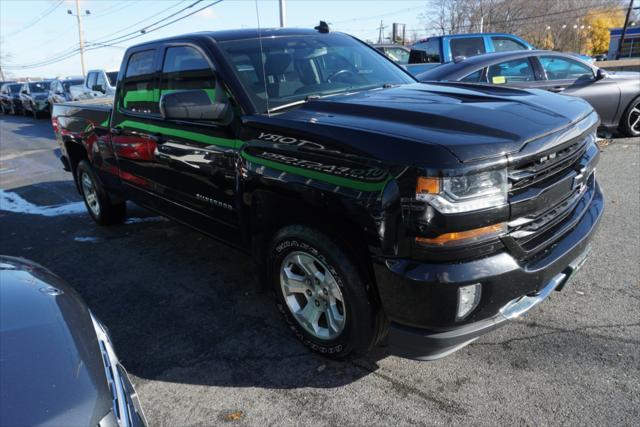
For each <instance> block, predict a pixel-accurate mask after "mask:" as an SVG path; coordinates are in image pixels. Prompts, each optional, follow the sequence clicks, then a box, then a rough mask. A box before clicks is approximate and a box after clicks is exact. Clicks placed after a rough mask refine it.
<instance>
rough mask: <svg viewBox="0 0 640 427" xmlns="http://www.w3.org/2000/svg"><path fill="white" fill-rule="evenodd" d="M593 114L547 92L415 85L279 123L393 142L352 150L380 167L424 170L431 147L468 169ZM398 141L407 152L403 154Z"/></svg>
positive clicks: (323, 102)
mask: <svg viewBox="0 0 640 427" xmlns="http://www.w3.org/2000/svg"><path fill="white" fill-rule="evenodd" d="M592 111H593V109H592V107H591V106H590V105H589V104H588V103H587V102H585V101H583V100H582V99H579V98H576V97H568V96H562V95H557V94H553V93H549V92H546V91H541V90H521V89H514V88H506V87H492V86H481V85H473V84H465V83H431V84H424V83H416V84H411V85H405V86H398V87H393V88H388V89H379V90H370V91H363V92H359V93H355V94H348V95H337V96H330V97H325V98H321V99H317V100H310V101H309V102H307V103H306V104H304V105H303V106H302V107H300V108H297V109H292V110H288V111H286V112H284V113H281V114H278V115H274V116H272V119H275V118H277V119H279V120H278V121H279V122H280V120H282V121H283V122H281V125H282V126H287V127H291V126H293V125H294V122H298V123H300V122H302V123H306V124H308V123H314V124H316V125H319V126H320V127H321V130H320V131H318V134H319V135H331V136H332V137H336V135H338V134H340V133H342V134H344V135H346V134H347V133H351V132H352V131H353V130H360V131H361V132H365V133H369V134H370V135H371V134H375V135H376V136H378V137H379V136H380V135H383V136H386V137H387V138H386V139H387V140H388V141H381V138H375V139H376V141H377V142H376V143H375V144H373V143H371V141H372V140H373V139H374V138H369V139H367V138H365V141H364V142H363V141H356V140H355V139H354V140H352V141H350V142H349V144H350V145H352V146H353V145H354V144H355V145H356V146H357V148H358V149H359V151H367V152H369V154H372V155H374V157H377V158H379V159H381V160H383V159H384V160H390V161H393V160H396V161H398V162H408V164H420V163H424V162H426V161H427V159H426V157H425V156H427V155H428V153H429V152H428V151H424V150H420V148H421V146H422V147H424V145H425V144H429V145H432V146H433V145H440V146H442V147H444V148H446V149H447V150H449V151H450V152H451V153H453V154H454V155H455V157H457V159H458V160H460V161H463V162H467V161H472V160H479V159H485V158H491V157H496V156H503V155H505V154H508V153H513V152H517V151H519V150H520V149H521V148H522V147H523V146H524V145H525V144H526V143H527V142H529V141H531V140H533V139H536V138H539V137H541V136H544V135H547V134H550V133H552V132H554V131H557V130H560V129H563V128H566V127H568V126H570V125H571V124H573V123H576V122H578V121H580V120H581V119H583V118H585V117H586V116H588V115H589V114H590V113H591V112H592ZM306 128H309V126H308V125H307V126H306ZM340 130H342V132H340ZM338 138H339V136H338ZM362 138H363V136H362V135H360V138H357V139H359V140H361V139H362ZM383 139H384V138H383ZM397 139H402V140H403V142H404V143H405V146H403V147H402V148H400V147H399V146H398V145H397V142H398V141H397ZM392 140H395V141H392ZM345 142H346V141H345ZM394 144H395V145H394ZM410 145H413V146H414V147H413V148H412V147H410ZM405 164H407V163H405Z"/></svg>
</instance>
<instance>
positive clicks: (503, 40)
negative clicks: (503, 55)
mask: <svg viewBox="0 0 640 427" xmlns="http://www.w3.org/2000/svg"><path fill="white" fill-rule="evenodd" d="M491 41H492V42H493V50H494V51H496V52H509V51H512V50H527V47H526V46H525V45H523V44H522V43H520V42H518V41H516V40H514V39H512V38H510V37H501V36H492V37H491Z"/></svg>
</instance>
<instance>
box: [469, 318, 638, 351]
mask: <svg viewBox="0 0 640 427" xmlns="http://www.w3.org/2000/svg"><path fill="white" fill-rule="evenodd" d="M525 325H526V326H528V327H530V328H541V329H549V332H543V333H540V334H534V335H527V336H525V337H517V338H510V339H508V340H505V341H499V342H480V343H476V344H474V345H478V346H495V345H505V344H506V345H508V344H511V343H514V342H518V341H526V340H530V339H535V338H540V337H544V336H549V335H558V334H578V335H582V336H586V337H590V338H598V339H603V340H609V341H616V342H621V343H625V344H640V341H639V340H634V339H628V338H620V337H612V336H608V335H602V334H589V333H586V332H585V331H588V330H593V329H611V328H624V327H633V326H640V322H636V323H623V324H611V325H585V326H580V327H577V328H573V329H569V328H560V327H557V326H548V325H541V324H539V323H536V322H528V323H525Z"/></svg>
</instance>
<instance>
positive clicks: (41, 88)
mask: <svg viewBox="0 0 640 427" xmlns="http://www.w3.org/2000/svg"><path fill="white" fill-rule="evenodd" d="M50 84H51V82H37V83H29V91H30V92H31V93H35V92H46V91H48V90H49V85H50Z"/></svg>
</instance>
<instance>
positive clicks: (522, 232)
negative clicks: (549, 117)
mask: <svg viewBox="0 0 640 427" xmlns="http://www.w3.org/2000/svg"><path fill="white" fill-rule="evenodd" d="M594 139H595V138H594V133H593V131H590V132H587V133H584V134H582V135H580V136H579V137H577V138H574V139H573V140H570V141H566V142H564V143H562V144H559V145H557V146H556V147H555V148H554V149H552V150H547V151H546V152H542V153H537V154H535V155H531V156H528V157H526V158H523V159H519V160H518V162H517V163H516V164H513V165H511V166H510V168H509V172H508V177H509V184H510V188H509V198H510V200H511V201H512V202H514V201H516V200H518V203H519V208H520V209H519V211H520V212H522V214H524V215H523V216H521V217H515V218H511V222H510V223H509V233H508V236H509V239H512V242H513V243H514V244H515V245H516V247H517V249H518V252H520V255H521V256H523V257H525V258H526V257H529V256H533V255H534V254H535V253H537V252H539V251H540V250H542V249H544V248H545V247H547V246H548V245H551V244H552V243H553V242H554V241H556V240H557V239H558V238H559V237H560V236H558V233H559V232H562V233H564V232H566V231H568V230H565V229H566V228H567V226H568V225H569V222H571V221H573V220H574V219H575V216H576V211H577V210H579V209H585V207H583V206H582V205H583V204H584V203H582V202H583V199H584V198H585V195H586V194H587V193H588V192H589V190H590V189H591V188H592V187H593V186H595V179H594V177H593V174H592V173H591V172H592V171H593V168H594V166H595V163H596V162H597V148H596V149H595V151H596V152H595V153H594V152H593V150H594V148H593V147H595V145H593V141H594ZM592 145H593V147H592ZM581 174H586V175H584V182H582V185H580V184H581V183H580V182H578V183H577V184H578V185H576V180H578V177H581V176H582V175H581ZM572 176H573V177H575V178H571V177H572ZM563 180H564V182H567V180H572V181H568V183H567V184H565V183H561V182H562V181H563ZM572 182H573V184H572ZM552 188H554V189H556V191H555V193H553V192H551V189H552ZM561 188H566V192H565V191H564V190H563V191H557V189H561ZM545 193H546V195H549V194H552V195H553V197H551V198H549V197H545ZM532 194H537V195H538V196H532ZM523 199H524V200H523ZM523 207H524V209H522V208H523ZM525 212H526V214H525ZM534 212H536V213H534ZM563 230H564V231H563Z"/></svg>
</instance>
